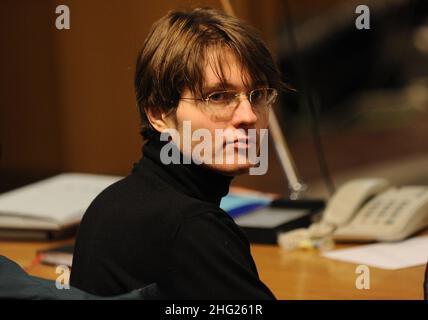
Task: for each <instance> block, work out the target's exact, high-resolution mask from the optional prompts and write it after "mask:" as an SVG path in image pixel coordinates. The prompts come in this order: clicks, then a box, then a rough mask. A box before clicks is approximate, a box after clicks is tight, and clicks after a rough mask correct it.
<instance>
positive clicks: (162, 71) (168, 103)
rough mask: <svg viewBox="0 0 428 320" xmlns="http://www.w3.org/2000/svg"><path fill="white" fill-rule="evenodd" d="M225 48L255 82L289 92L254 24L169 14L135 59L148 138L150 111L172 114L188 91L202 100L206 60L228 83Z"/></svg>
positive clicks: (203, 11)
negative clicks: (224, 58) (252, 25)
mask: <svg viewBox="0 0 428 320" xmlns="http://www.w3.org/2000/svg"><path fill="white" fill-rule="evenodd" d="M224 48H228V49H230V50H232V52H233V53H234V54H235V55H236V57H237V59H238V61H239V62H240V64H241V67H242V69H243V70H246V71H247V72H248V74H249V76H250V78H251V80H252V81H253V83H263V84H267V85H269V86H270V87H272V88H275V89H277V90H282V89H284V88H285V85H284V84H283V82H282V81H281V78H280V73H279V71H278V69H277V67H276V65H275V63H274V61H273V59H272V56H271V54H270V52H269V50H268V49H267V47H266V45H265V44H264V42H263V41H262V39H261V38H260V36H259V35H258V33H257V31H256V30H255V29H253V28H252V27H251V26H249V25H248V24H246V23H245V22H243V21H242V20H240V19H237V18H234V17H231V16H228V15H226V14H224V13H222V12H221V11H218V10H215V9H211V8H199V9H195V10H193V11H191V12H179V11H171V12H169V13H168V14H167V15H165V16H164V17H162V18H161V19H159V20H158V21H156V22H155V23H154V24H153V26H152V28H151V30H150V33H149V35H148V37H147V38H146V40H145V42H144V45H143V48H142V50H141V53H140V54H139V57H138V60H137V68H136V73H135V91H136V98H137V104H138V108H139V110H140V116H141V134H142V136H143V137H144V138H150V137H151V136H152V134H153V133H154V129H153V128H152V127H151V125H150V123H149V121H148V119H147V116H146V109H150V108H160V109H161V110H162V111H165V112H168V111H173V110H174V109H175V108H176V107H177V106H178V102H179V99H180V96H181V92H182V91H183V89H185V88H188V89H189V90H190V91H191V92H192V94H193V95H194V96H199V97H203V94H204V93H203V85H204V62H206V61H207V59H209V60H208V62H209V63H211V62H214V64H215V65H214V66H213V70H214V71H215V72H216V75H217V76H218V78H219V79H220V81H221V83H223V84H225V82H226V81H225V77H224V74H223V70H222V68H221V63H220V62H221V60H222V57H221V56H222V51H223V50H222V49H224ZM208 52H209V56H208ZM244 83H245V82H244ZM246 85H247V84H246Z"/></svg>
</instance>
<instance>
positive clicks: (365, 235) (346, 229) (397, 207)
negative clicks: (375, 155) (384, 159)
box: [278, 178, 428, 250]
mask: <svg viewBox="0 0 428 320" xmlns="http://www.w3.org/2000/svg"><path fill="white" fill-rule="evenodd" d="M425 227H428V187H425V186H403V187H394V186H391V185H390V183H389V182H388V181H387V180H385V179H380V178H371V179H355V180H351V181H349V182H347V183H346V184H344V185H343V186H342V187H341V188H340V189H339V190H338V191H337V192H336V193H335V194H334V195H333V197H332V198H331V199H330V200H329V202H328V203H327V206H326V208H325V210H324V212H323V215H322V218H321V220H320V221H319V222H315V223H313V224H312V225H311V226H310V227H309V228H307V229H295V230H293V231H289V232H285V233H282V234H279V236H278V243H279V244H280V246H281V247H283V248H284V249H286V250H289V249H294V248H296V247H300V248H305V247H310V248H314V247H316V248H321V249H323V247H324V248H325V249H328V248H331V246H332V245H333V242H332V241H333V240H335V241H398V240H403V239H405V238H407V237H409V236H411V235H413V234H414V233H416V232H417V231H419V230H422V229H424V228H425Z"/></svg>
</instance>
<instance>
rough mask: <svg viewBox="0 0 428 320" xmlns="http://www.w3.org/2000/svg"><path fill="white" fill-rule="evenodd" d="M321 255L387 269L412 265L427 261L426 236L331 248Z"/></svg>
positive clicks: (427, 246) (427, 241)
mask: <svg viewBox="0 0 428 320" xmlns="http://www.w3.org/2000/svg"><path fill="white" fill-rule="evenodd" d="M322 256H324V257H326V258H330V259H334V260H340V261H345V262H351V263H356V264H365V265H368V266H372V267H376V268H381V269H388V270H396V269H402V268H408V267H414V266H418V265H424V264H426V263H427V260H428V236H423V237H416V238H412V239H409V240H405V241H400V242H393V243H377V244H369V245H363V246H358V247H353V248H349V249H339V250H332V251H327V252H324V253H323V254H322Z"/></svg>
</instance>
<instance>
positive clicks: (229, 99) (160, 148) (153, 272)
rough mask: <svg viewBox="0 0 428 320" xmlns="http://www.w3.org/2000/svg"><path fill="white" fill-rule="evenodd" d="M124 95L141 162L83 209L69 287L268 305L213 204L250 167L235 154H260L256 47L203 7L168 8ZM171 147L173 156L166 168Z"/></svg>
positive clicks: (240, 245)
mask: <svg viewBox="0 0 428 320" xmlns="http://www.w3.org/2000/svg"><path fill="white" fill-rule="evenodd" d="M135 89H136V96H137V102H138V106H139V110H140V114H141V122H142V130H141V133H142V135H143V137H144V138H145V139H146V140H147V142H146V144H145V145H144V147H143V158H142V160H140V162H139V163H138V164H136V165H135V166H134V170H133V172H132V173H131V174H130V175H128V176H127V177H126V178H124V179H123V180H121V181H119V182H117V183H115V184H113V185H112V186H110V187H109V188H107V189H106V190H104V191H103V192H102V193H101V194H100V195H99V196H98V197H97V198H96V199H95V200H94V201H93V203H92V204H91V205H90V207H89V208H88V210H87V212H86V213H85V215H84V218H83V220H82V223H81V226H80V228H79V232H78V236H77V240H76V247H75V253H74V260H73V268H72V273H71V285H73V286H75V287H77V288H79V289H82V290H84V291H87V292H89V293H92V294H97V295H102V296H107V295H110V296H111V295H117V294H121V293H125V292H128V291H131V290H133V289H136V288H141V287H144V286H146V285H149V284H152V283H155V284H157V286H158V288H159V290H160V292H161V295H162V296H161V297H162V298H171V299H274V298H275V297H274V295H273V294H272V293H271V291H270V290H269V289H268V288H267V287H266V286H265V285H264V284H263V283H262V282H261V281H260V279H259V277H258V273H257V269H256V266H255V264H254V261H253V259H252V257H251V253H250V247H249V243H248V240H247V239H246V238H245V235H244V234H243V233H242V231H241V230H240V229H239V227H238V226H237V225H236V224H235V222H234V221H233V220H232V219H231V218H230V217H229V216H228V215H227V214H226V213H225V212H224V211H223V210H221V209H220V208H219V204H220V200H221V198H222V197H223V196H225V195H226V194H227V193H228V189H229V184H230V182H231V179H232V178H233V177H234V176H235V175H237V174H241V173H246V172H249V170H250V169H251V168H252V167H254V166H255V165H254V162H253V161H251V159H250V157H248V156H247V157H246V158H245V157H244V158H243V161H242V155H245V154H246V152H247V151H248V152H249V151H250V149H251V148H252V149H253V150H254V148H255V149H256V151H259V150H260V143H261V142H260V132H261V131H262V130H263V129H266V128H267V125H268V116H269V107H270V106H271V105H272V103H274V101H275V98H276V95H277V92H278V91H279V90H280V89H282V82H281V80H280V76H279V72H278V70H277V68H276V66H275V64H274V62H273V60H272V57H271V55H270V53H269V51H268V50H267V48H266V46H265V44H264V43H263V42H262V40H261V39H260V38H259V36H258V35H257V34H256V32H255V31H254V30H253V29H252V28H250V27H249V26H248V25H246V24H245V23H244V22H243V21H241V20H238V19H236V18H233V17H230V16H227V15H225V14H223V13H221V12H219V11H216V10H214V9H195V10H193V11H191V12H188V13H185V12H170V13H169V14H167V15H166V16H164V17H163V18H161V19H160V20H159V21H157V22H156V23H155V24H154V25H153V27H152V29H151V31H150V33H149V36H148V37H147V39H146V41H145V43H144V46H143V49H142V51H141V53H140V56H139V59H138V62H137V70H136V75H135ZM186 124H189V125H190V126H191V128H190V127H189V126H186ZM187 129H190V131H189V130H187ZM198 130H203V131H204V132H205V133H207V132H208V133H210V134H211V137H212V140H211V141H208V142H210V143H208V144H207V145H208V148H205V149H204V150H203V152H195V151H197V150H199V151H200V149H198V148H199V147H200V146H198V141H196V140H193V139H192V138H189V132H190V133H191V135H193V134H194V133H195V132H197V131H198ZM186 131H187V132H186ZM250 131H251V132H252V133H254V132H255V133H256V135H255V138H254V136H253V137H251V135H250ZM167 132H169V133H170V136H171V137H172V140H171V141H164V140H165V139H163V134H165V133H167ZM219 132H220V134H219ZM226 132H228V133H229V134H226ZM208 136H210V135H208ZM214 137H217V138H220V139H215V140H216V142H214V141H213V140H214ZM199 142H200V141H199ZM170 145H172V146H175V151H177V150H178V154H179V158H178V160H179V161H173V162H172V163H168V159H166V158H167V157H168V155H170V151H171V152H172V153H174V148H172V149H171V148H169V146H170ZM166 147H168V148H166ZM165 150H168V152H165ZM230 150H232V151H234V152H232V153H229V151H230ZM175 154H177V153H175ZM230 155H231V157H230ZM219 159H220V160H224V161H217V160H219ZM227 159H229V160H227ZM175 160H177V158H176V159H175Z"/></svg>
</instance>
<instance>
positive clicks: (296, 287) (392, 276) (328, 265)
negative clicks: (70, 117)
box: [0, 232, 428, 299]
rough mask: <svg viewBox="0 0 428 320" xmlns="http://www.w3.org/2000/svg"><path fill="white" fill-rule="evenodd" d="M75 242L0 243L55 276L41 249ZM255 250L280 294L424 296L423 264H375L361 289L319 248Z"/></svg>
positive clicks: (347, 268) (1, 250)
mask: <svg viewBox="0 0 428 320" xmlns="http://www.w3.org/2000/svg"><path fill="white" fill-rule="evenodd" d="M425 234H427V235H428V232H425ZM71 242H72V240H66V241H59V242H51V243H46V242H45V243H43V242H0V254H1V255H4V256H7V257H8V258H10V259H12V260H14V261H16V262H17V263H18V264H20V265H21V266H22V267H24V268H26V267H28V266H30V267H29V268H27V271H28V272H29V273H30V274H32V275H36V276H39V277H44V278H49V279H55V278H56V277H57V275H56V274H55V268H54V267H49V266H44V265H35V266H33V267H31V263H32V261H33V260H34V258H35V254H36V251H37V250H39V249H42V248H48V247H53V246H58V245H61V244H64V243H71ZM342 247H343V246H342ZM251 250H252V254H253V257H254V260H255V261H256V264H257V268H258V270H259V274H260V277H261V279H262V280H263V281H264V282H265V283H266V284H267V285H268V287H269V288H271V290H272V291H273V292H274V294H275V295H276V297H277V298H278V299H422V298H423V280H424V271H425V267H424V266H419V267H414V268H407V269H402V270H398V271H388V270H381V269H377V268H370V286H371V288H370V289H369V290H358V289H356V287H355V280H356V277H357V274H356V273H355V268H356V265H354V264H349V263H344V262H338V261H334V260H329V259H326V258H322V257H320V256H319V255H318V254H317V253H316V252H310V251H309V252H308V251H306V252H305V251H297V252H291V253H290V252H284V251H282V250H281V249H280V248H279V247H278V246H271V245H253V246H252V249H251Z"/></svg>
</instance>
